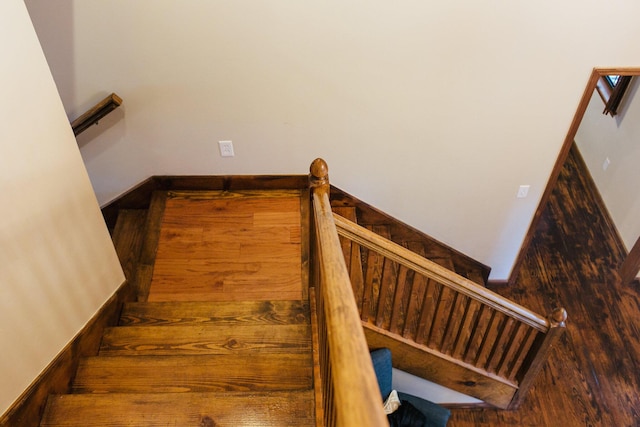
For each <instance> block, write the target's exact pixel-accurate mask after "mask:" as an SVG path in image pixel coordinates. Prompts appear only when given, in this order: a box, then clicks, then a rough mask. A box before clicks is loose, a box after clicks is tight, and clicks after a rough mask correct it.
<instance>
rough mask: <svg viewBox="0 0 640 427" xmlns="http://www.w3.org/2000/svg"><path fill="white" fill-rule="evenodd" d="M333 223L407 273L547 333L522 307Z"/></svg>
mask: <svg viewBox="0 0 640 427" xmlns="http://www.w3.org/2000/svg"><path fill="white" fill-rule="evenodd" d="M334 221H335V223H336V227H337V228H338V234H340V235H341V236H344V237H346V238H347V239H349V240H351V241H353V242H356V243H357V244H358V245H360V246H362V247H365V248H367V249H371V250H373V251H375V252H376V253H379V254H381V255H383V256H384V257H385V258H388V259H390V260H392V261H395V262H397V263H399V264H401V265H404V266H405V267H407V268H409V269H410V270H413V271H416V272H418V273H420V274H421V275H423V276H425V277H428V278H431V279H434V280H436V281H437V282H438V283H442V284H444V285H446V286H447V287H449V288H451V289H453V290H455V291H456V292H459V293H461V294H463V295H466V296H468V297H471V298H472V299H474V300H476V301H479V302H481V303H482V304H485V305H488V306H489V307H491V308H493V309H494V310H497V311H499V312H501V313H504V314H506V315H507V316H509V317H512V318H514V319H516V320H518V321H519V322H522V323H524V324H526V325H528V326H530V327H532V328H535V329H537V330H539V331H541V332H543V333H546V332H547V330H548V329H549V322H548V320H547V319H545V318H544V317H542V316H540V315H539V314H537V313H534V312H533V311H531V310H529V309H527V308H525V307H522V306H521V305H518V304H516V303H514V302H512V301H510V300H508V299H506V298H504V297H502V296H500V295H498V294H496V293H494V292H491V291H490V290H488V289H486V288H485V287H483V286H481V285H479V284H477V283H475V282H473V281H472V280H469V279H467V278H465V277H462V276H460V275H458V274H456V273H454V272H453V271H450V270H448V269H446V268H444V267H442V266H440V265H438V264H436V263H435V262H433V261H431V260H428V259H426V258H423V257H421V256H420V255H418V254H416V253H415V252H412V251H410V250H409V249H407V248H405V247H403V246H400V245H398V244H396V243H393V242H391V241H389V240H387V239H385V238H383V237H380V236H379V235H377V234H376V233H374V232H372V231H369V230H367V229H366V228H363V227H360V226H359V225H357V224H354V223H353V222H351V221H349V220H347V219H344V218H342V217H341V216H339V215H336V214H334Z"/></svg>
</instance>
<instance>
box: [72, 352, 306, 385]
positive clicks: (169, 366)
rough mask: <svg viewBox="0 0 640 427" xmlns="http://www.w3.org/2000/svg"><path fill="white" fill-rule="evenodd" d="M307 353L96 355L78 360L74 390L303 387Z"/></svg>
mask: <svg viewBox="0 0 640 427" xmlns="http://www.w3.org/2000/svg"><path fill="white" fill-rule="evenodd" d="M312 377H313V361H312V357H311V354H310V353H309V354H260V355H255V354H252V355H206V356H202V355H197V356H193V355H181V356H98V357H89V358H85V359H82V360H81V361H80V364H79V367H78V371H77V375H76V378H75V381H74V383H73V386H72V390H73V391H74V392H75V393H103V392H113V393H119V392H120V393H151V392H155V393H164V392H210V391H269V390H302V389H308V388H311V387H312Z"/></svg>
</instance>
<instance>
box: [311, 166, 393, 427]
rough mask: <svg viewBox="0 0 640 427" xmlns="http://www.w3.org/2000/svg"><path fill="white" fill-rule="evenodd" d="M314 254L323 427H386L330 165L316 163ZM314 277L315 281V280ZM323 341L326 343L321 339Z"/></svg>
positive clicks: (313, 168) (313, 178) (313, 174)
mask: <svg viewBox="0 0 640 427" xmlns="http://www.w3.org/2000/svg"><path fill="white" fill-rule="evenodd" d="M310 172H311V174H310V186H311V197H312V205H313V206H312V209H313V218H314V231H315V233H314V235H315V249H316V250H315V253H314V257H312V262H313V263H314V265H312V271H313V272H314V274H313V276H315V281H316V283H315V288H316V289H317V290H318V295H317V297H318V299H319V301H318V310H319V312H318V317H319V321H320V322H322V323H321V324H320V325H319V329H320V335H322V336H324V337H325V340H324V341H325V342H324V343H322V342H321V343H320V345H321V346H324V347H325V348H321V349H320V351H321V352H325V353H326V356H327V357H324V358H323V357H322V354H321V357H320V359H321V362H320V363H321V365H322V364H323V360H322V359H324V364H328V365H329V366H324V367H323V366H321V367H320V369H321V371H322V375H323V377H324V378H323V386H324V390H323V391H322V392H323V400H324V405H325V408H324V410H323V412H324V418H325V421H324V424H325V425H337V426H342V427H350V426H368V427H382V426H388V425H389V424H388V421H387V418H386V416H385V414H384V411H383V408H382V401H381V396H380V391H379V388H378V384H377V381H376V377H375V372H374V370H373V365H372V363H371V357H370V355H369V349H368V346H367V342H366V339H365V336H364V331H363V328H362V324H361V322H360V316H359V315H358V308H357V306H356V302H355V299H354V296H353V292H352V289H351V282H350V280H349V273H348V271H347V267H346V264H345V261H344V257H343V255H342V249H341V246H340V241H339V237H338V234H337V231H336V228H335V224H334V218H333V215H332V212H331V205H330V202H329V179H328V168H327V164H326V162H324V160H322V159H316V160H315V161H314V162H313V163H312V164H311V168H310ZM313 276H312V277H313ZM320 340H321V341H323V339H322V338H321V339H320Z"/></svg>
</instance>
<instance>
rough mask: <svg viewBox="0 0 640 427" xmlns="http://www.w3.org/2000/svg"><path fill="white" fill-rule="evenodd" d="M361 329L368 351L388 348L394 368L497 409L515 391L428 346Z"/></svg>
mask: <svg viewBox="0 0 640 427" xmlns="http://www.w3.org/2000/svg"><path fill="white" fill-rule="evenodd" d="M364 326H365V335H366V337H367V343H368V344H369V348H370V349H372V350H373V349H378V348H383V347H384V348H389V349H390V350H391V353H392V354H393V365H394V366H395V367H396V368H398V369H401V370H403V371H406V372H409V373H410V374H413V375H416V376H418V377H420V378H425V379H428V380H430V381H432V382H435V383H437V384H441V385H444V386H445V387H448V388H451V389H454V390H458V391H460V392H462V393H465V394H467V395H469V396H473V397H477V398H478V399H481V400H483V401H485V402H487V403H490V404H491V405H494V406H496V407H499V408H507V407H508V406H509V403H510V402H511V399H512V398H513V396H514V394H515V393H516V391H517V385H516V384H515V383H510V382H508V381H505V380H504V379H501V378H498V377H497V376H492V375H490V374H488V372H483V371H482V370H480V369H477V368H474V367H473V366H472V365H470V364H469V365H465V364H462V363H459V362H457V361H454V360H453V359H448V360H447V359H446V358H443V357H442V355H439V354H436V353H435V352H434V351H433V350H430V349H429V348H428V347H424V346H420V345H418V344H416V343H414V342H412V341H409V340H399V339H398V338H397V337H394V336H391V335H390V334H389V333H387V331H384V330H382V329H379V328H376V327H375V326H373V325H370V324H365V325H364Z"/></svg>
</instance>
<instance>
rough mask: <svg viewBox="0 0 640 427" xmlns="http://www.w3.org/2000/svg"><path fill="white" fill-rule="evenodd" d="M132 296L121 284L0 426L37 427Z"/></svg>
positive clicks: (126, 284) (21, 397)
mask: <svg viewBox="0 0 640 427" xmlns="http://www.w3.org/2000/svg"><path fill="white" fill-rule="evenodd" d="M131 295H133V293H132V291H131V286H130V285H129V283H128V282H125V283H123V284H122V285H121V286H120V287H119V288H118V290H117V291H116V293H115V294H114V295H113V296H112V297H111V298H109V300H107V301H106V302H105V303H104V304H103V305H102V307H101V308H100V310H98V312H97V313H96V314H95V315H94V316H93V317H92V318H91V320H90V321H89V322H88V323H87V325H86V326H85V327H84V328H83V329H82V330H81V331H80V332H79V333H78V334H77V335H76V336H75V337H74V338H73V340H72V341H71V342H70V343H69V344H68V345H66V346H65V348H64V349H63V350H62V351H61V352H60V353H59V354H58V356H57V357H56V358H55V359H54V360H52V361H51V363H49V365H48V366H47V367H46V368H45V369H44V370H43V372H42V373H41V374H40V375H39V376H38V378H36V379H35V380H34V381H33V383H32V384H31V385H30V386H29V387H28V388H27V389H26V390H25V391H24V393H22V395H21V396H20V397H19V398H18V399H17V400H16V402H15V403H14V404H13V405H12V406H11V407H10V408H9V409H8V410H7V411H5V413H4V414H3V415H2V417H0V426H7V427H13V426H37V425H38V423H39V422H40V418H41V416H42V413H43V411H44V409H45V404H46V401H47V397H48V395H49V394H52V393H66V392H68V391H69V390H70V387H71V379H72V378H73V376H74V375H75V372H76V369H77V367H78V364H79V363H80V360H81V358H83V357H87V356H92V355H95V354H97V351H98V348H99V346H100V340H101V337H102V331H103V330H104V328H105V327H107V326H110V325H113V324H115V323H116V322H117V316H118V313H119V309H120V306H121V305H122V303H123V302H124V301H126V300H127V298H130V297H131Z"/></svg>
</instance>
